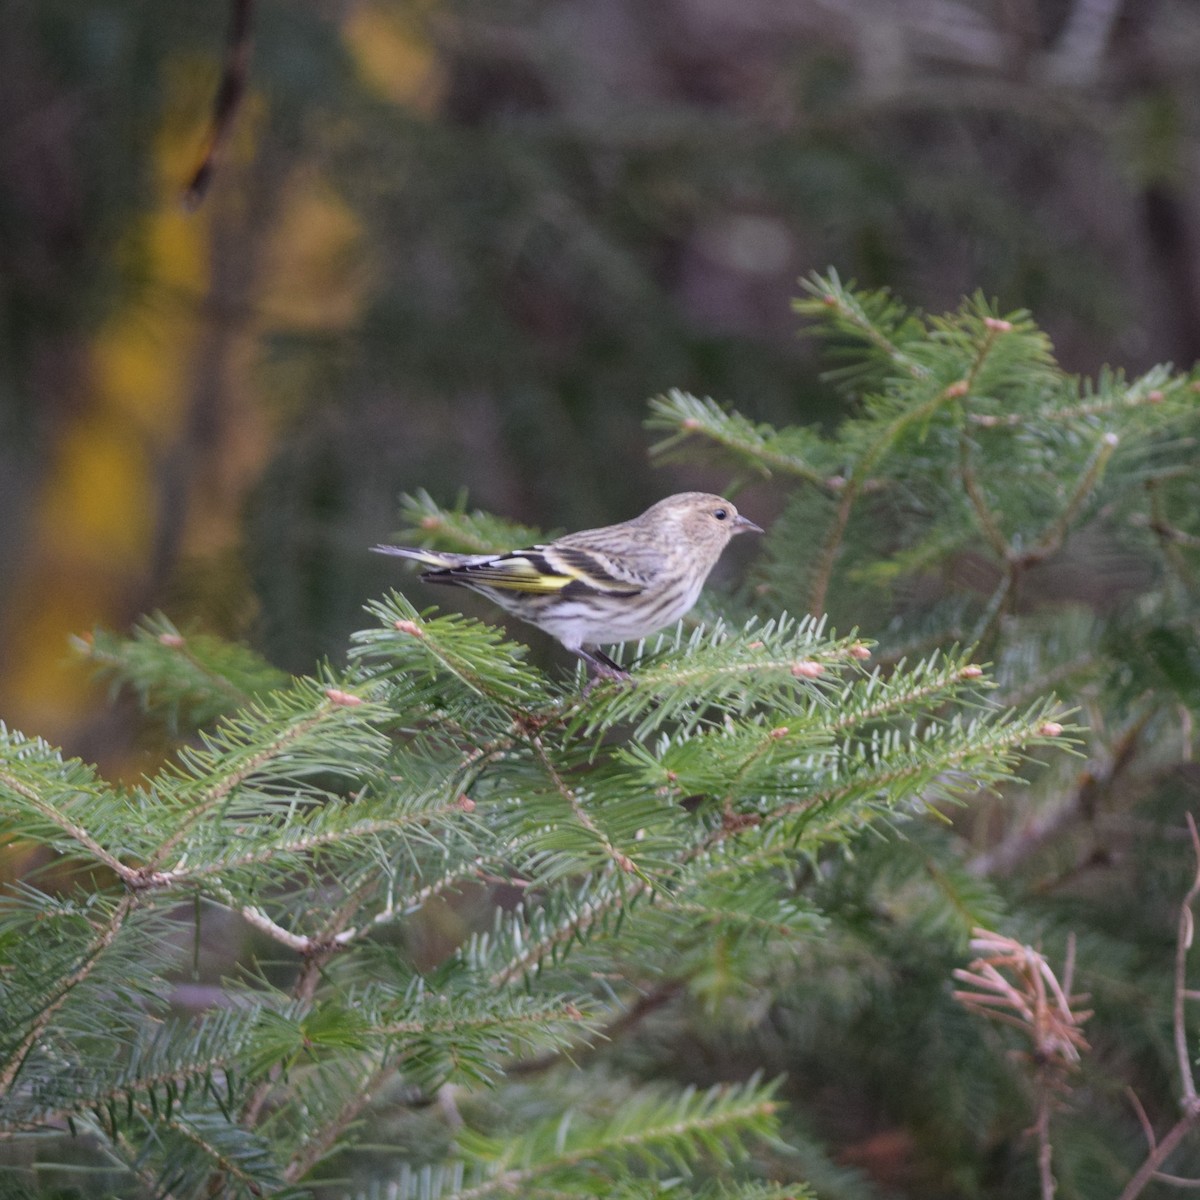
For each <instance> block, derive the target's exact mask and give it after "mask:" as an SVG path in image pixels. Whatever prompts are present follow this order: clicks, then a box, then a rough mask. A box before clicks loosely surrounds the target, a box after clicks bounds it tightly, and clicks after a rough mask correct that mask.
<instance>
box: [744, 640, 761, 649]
mask: <svg viewBox="0 0 1200 1200" xmlns="http://www.w3.org/2000/svg"><path fill="white" fill-rule="evenodd" d="M762 648H763V644H762V642H747V643H746V649H747V650H761V649H762Z"/></svg>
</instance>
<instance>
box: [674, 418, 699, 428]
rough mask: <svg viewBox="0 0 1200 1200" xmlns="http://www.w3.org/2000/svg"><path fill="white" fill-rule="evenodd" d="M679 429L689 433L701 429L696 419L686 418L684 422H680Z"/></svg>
mask: <svg viewBox="0 0 1200 1200" xmlns="http://www.w3.org/2000/svg"><path fill="white" fill-rule="evenodd" d="M679 428H680V429H687V430H689V431H691V430H695V429H699V428H700V422H699V421H697V420H696V418H695V417H684V418H683V420H682V421H680V422H679Z"/></svg>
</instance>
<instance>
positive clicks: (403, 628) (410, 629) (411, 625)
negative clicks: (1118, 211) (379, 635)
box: [396, 621, 425, 637]
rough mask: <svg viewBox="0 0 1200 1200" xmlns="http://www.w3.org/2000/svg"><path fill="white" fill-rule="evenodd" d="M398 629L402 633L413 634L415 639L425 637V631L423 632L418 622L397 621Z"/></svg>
mask: <svg viewBox="0 0 1200 1200" xmlns="http://www.w3.org/2000/svg"><path fill="white" fill-rule="evenodd" d="M396 628H397V629H398V630H400V632H401V633H411V634H412V636H413V637H424V636H425V630H423V629H422V628H421V627H420V625H418V624H417V623H416V621H397V622H396Z"/></svg>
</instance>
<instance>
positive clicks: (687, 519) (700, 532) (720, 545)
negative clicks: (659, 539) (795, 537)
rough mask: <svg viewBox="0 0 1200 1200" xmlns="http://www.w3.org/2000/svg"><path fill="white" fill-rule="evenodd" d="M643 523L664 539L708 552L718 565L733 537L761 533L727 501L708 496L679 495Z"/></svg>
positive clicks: (652, 511) (644, 516) (663, 502)
mask: <svg viewBox="0 0 1200 1200" xmlns="http://www.w3.org/2000/svg"><path fill="white" fill-rule="evenodd" d="M641 520H643V521H645V522H646V523H647V524H649V525H651V526H652V527H654V528H655V529H656V530H657V531H659V532H661V534H662V536H664V537H667V538H671V539H672V540H675V539H678V541H679V542H681V543H683V544H685V545H688V546H691V547H693V548H694V549H695V550H697V551H701V552H707V554H709V555H711V557H712V561H713V562H715V561H716V560H717V558H718V556H719V555H720V553H721V551H722V550H724V549H725V547H726V546H727V545H728V544H729V541H730V539H731V538H732V537H734V536H735V535H736V534H739V533H762V529H761V527H760V526H758V525H755V523H754V522H753V521H751V520H750V519H749V518H747V517H743V516H742V515H741V513H739V512H738V510H737V509H736V508H735V507H734V506H733V505H732V504H731V503H730V502H729V501H728V500H725V499H723V498H722V497H720V496H713V495H710V494H709V493H708V492H680V493H679V495H677V496H668V497H667V498H666V499H665V500H660V501H659V502H658V503H657V504H655V505H652V506H651V507H650V508H648V509H647V510H646V511H645V512H644V513H643V514H642V517H641Z"/></svg>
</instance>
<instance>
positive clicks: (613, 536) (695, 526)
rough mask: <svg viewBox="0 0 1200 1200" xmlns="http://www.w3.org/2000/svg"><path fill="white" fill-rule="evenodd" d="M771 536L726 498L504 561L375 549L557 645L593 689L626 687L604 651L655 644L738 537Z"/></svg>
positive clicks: (671, 508) (667, 503) (692, 499)
mask: <svg viewBox="0 0 1200 1200" xmlns="http://www.w3.org/2000/svg"><path fill="white" fill-rule="evenodd" d="M751 532H753V533H762V532H763V531H762V528H761V526H758V525H756V524H755V523H754V522H753V521H751V520H750V519H749V518H748V517H744V516H742V514H741V513H739V512H738V510H737V509H736V508H735V507H734V505H733V504H731V503H730V502H729V501H728V500H725V499H724V498H722V497H721V496H714V495H711V494H710V493H708V492H681V493H679V494H678V495H675V496H668V497H667V498H666V499H665V500H660V501H659V502H658V503H657V504H652V505H651V506H650V507H649V508H648V509H646V511H645V512H644V513H642V514H641V515H640V516H637V517H634V518H633V519H632V520H629V521H622V522H621V523H620V524H619V525H605V526H603V527H601V528H599V529H584V530H581V531H580V532H579V533H568V534H566V535H565V536H563V537H560V538H555V539H554V540H553V541H550V542H540V543H538V544H536V545H533V546H527V547H525V548H524V549H521V550H507V551H504V552H502V553H498V554H450V553H446V552H443V551H440V550H425V549H417V548H413V547H410V546H388V545H380V546H373V547H372V549H373V550H375V551H376V552H377V553H379V554H393V555H397V556H399V557H401V558H408V559H413V560H414V561H416V562H418V563H421V564H423V565H424V566H426V567H427V568H428V569H427V570H425V571H422V572H421V576H420V577H421V579H422V580H424V581H425V582H426V583H438V584H448V585H450V586H452V587H465V588H469V589H470V590H471V591H473V592H478V593H479V594H480V595H482V596H486V597H487V598H488V599H489V600H491V601H492V602H493V603H495V604H498V605H499V606H500V607H501V608H502V609H504V610H505V611H506V612H508V613H511V614H512V615H513V616H515V617H518V618H520V620H522V621H526V622H528V623H529V624H530V625H536V626H537V627H538V628H539V629H541V630H543V631H544V632H546V633H548V634H550V635H551V636H552V637H554V638H557V639H558V641H559V642H560V643H561V644H562V645H563V646H564V647H565V648H566V649H567V650H569V651H570V652H571V653H572V654H575V655H577V656H578V657H579V658H581V659H583V661H584V662H585V663H586V664H587V667H588V670H589V673H590V674H591V675H592V677H593V682H594V681H596V680H598V679H601V678H608V679H627V678H628V677H629V675H628V672H626V671H625V670H624V669H622V667H621V666H620V665H619V664H618V663H616V662H614V661H613V659H611V658H610V657H609V656H608V655H607V654H605V653H604V651H603V650H601V649H600V645H601V644H605V645H609V644H612V643H619V642H627V641H635V640H637V639H640V638H644V637H649V636H650V634H652V633H657V632H658V631H659V630H660V629H664V628H665V627H666V626H668V625H671V624H673V623H674V622H676V621H678V620H679V618H680V617H682V616H683V615H684V614H685V613H686V612H688V610H689V609H691V607H692V605H694V604H695V603H696V600H697V598H698V597H699V595H700V591H701V589H702V588H703V587H704V582H705V580H706V579H707V578H708V575H709V572H710V571H711V570H712V569H713V567H714V566H716V564H717V559H719V558H720V557H721V553H722V551H723V550H724V549H725V547H726V546H727V545H729V542H730V541H731V540H732V539H733V538H734V537H735V536H736V535H737V534H739V533H751Z"/></svg>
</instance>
